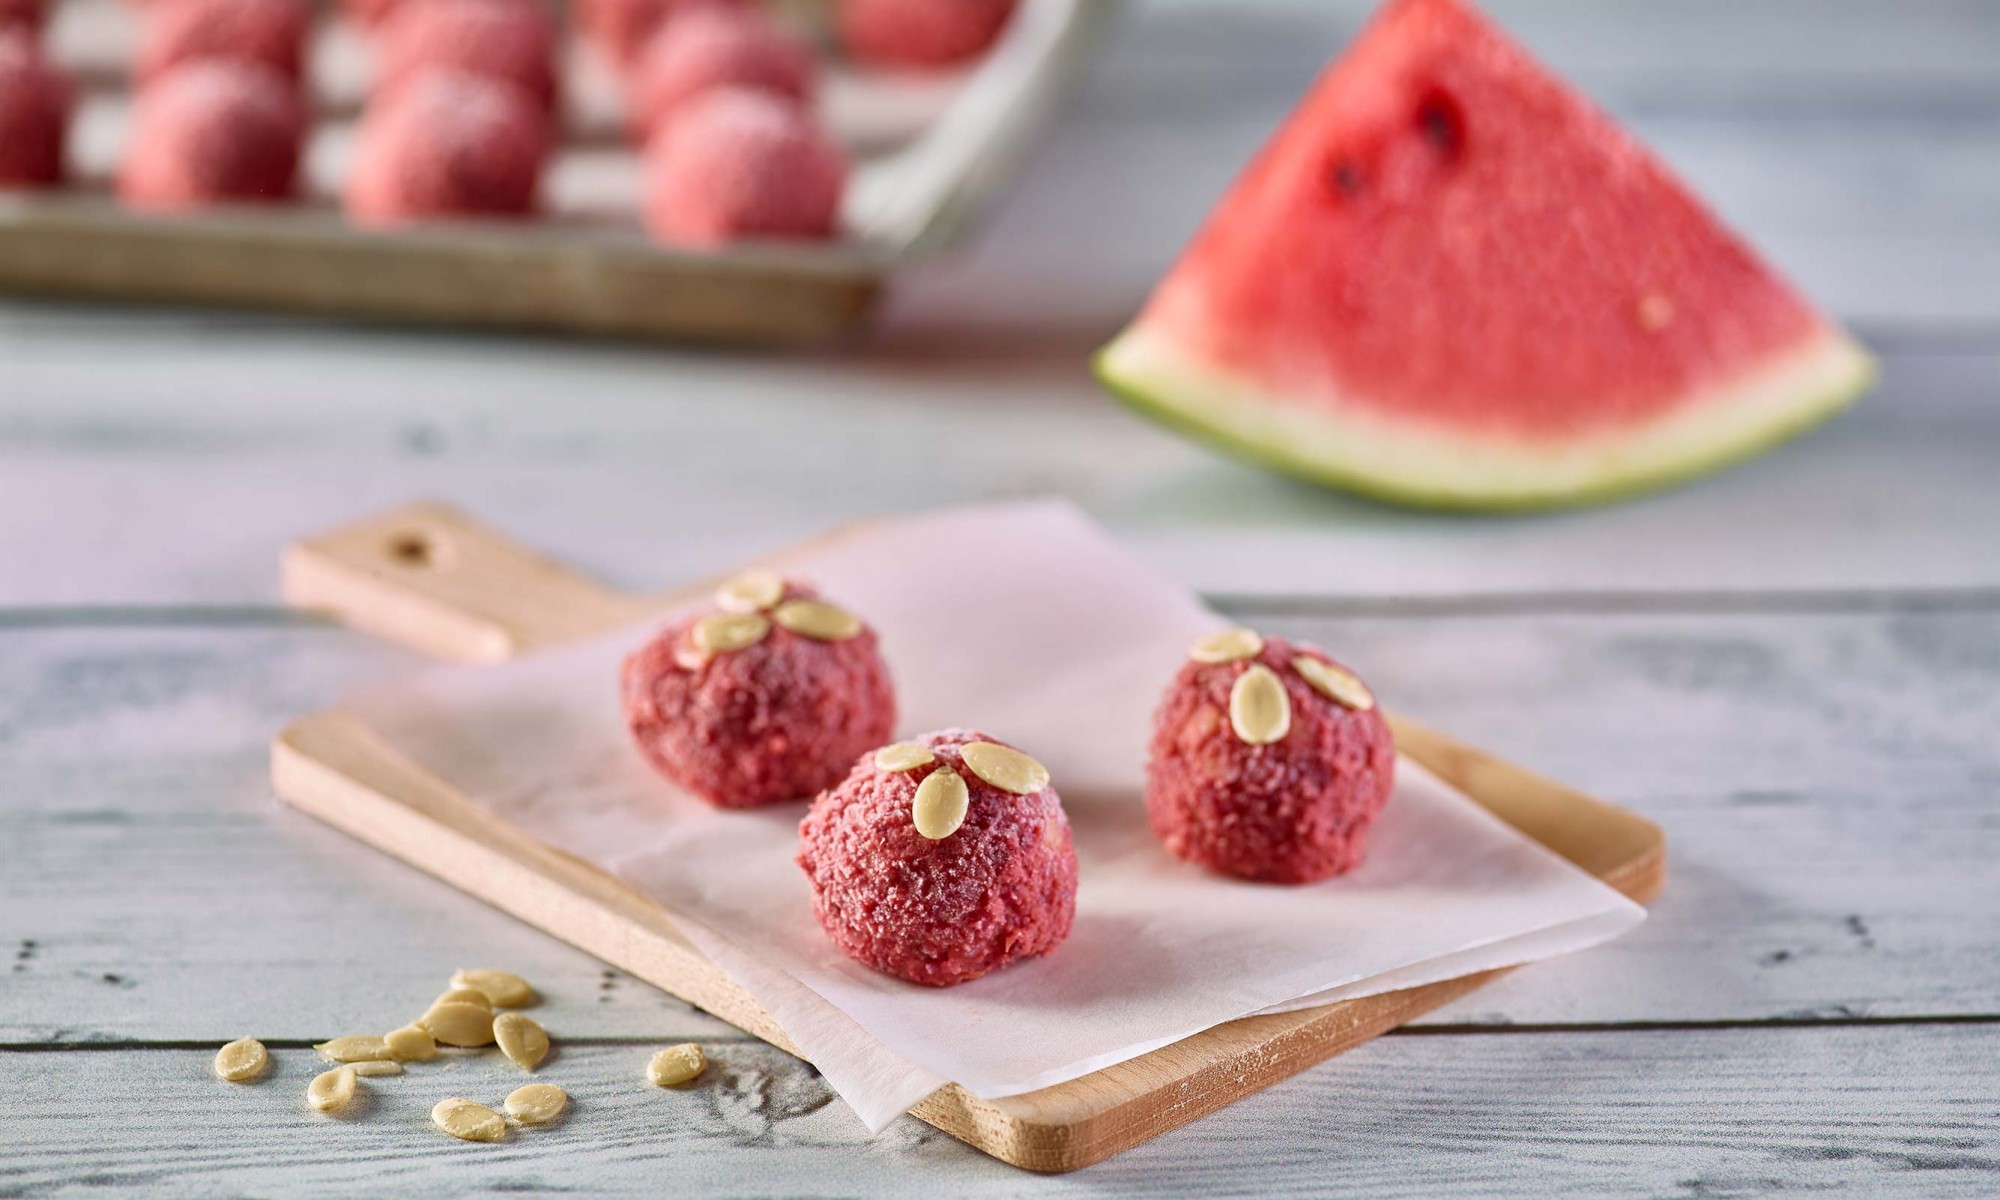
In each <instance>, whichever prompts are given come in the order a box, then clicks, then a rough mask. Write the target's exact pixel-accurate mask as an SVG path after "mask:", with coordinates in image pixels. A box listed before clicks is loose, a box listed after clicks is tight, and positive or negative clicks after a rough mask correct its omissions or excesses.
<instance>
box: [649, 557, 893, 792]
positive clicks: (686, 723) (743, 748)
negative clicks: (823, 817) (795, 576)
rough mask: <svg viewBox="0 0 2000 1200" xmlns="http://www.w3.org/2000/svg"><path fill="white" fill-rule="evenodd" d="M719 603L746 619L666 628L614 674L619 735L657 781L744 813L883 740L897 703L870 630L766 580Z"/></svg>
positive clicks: (820, 784)
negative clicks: (628, 739) (627, 733)
mask: <svg viewBox="0 0 2000 1200" xmlns="http://www.w3.org/2000/svg"><path fill="white" fill-rule="evenodd" d="M732 589H734V590H733V591H732ZM745 597H748V599H745ZM717 600H718V602H719V603H722V604H725V605H728V606H730V608H733V609H736V610H742V611H727V610H724V611H716V612H710V613H705V614H703V615H701V616H699V617H692V618H689V619H687V620H683V621H679V622H677V623H675V624H673V625H670V626H668V627H667V628H666V629H663V630H661V631H660V633H659V634H658V636H656V637H654V638H653V639H652V640H651V641H649V642H647V643H646V644H645V645H643V646H641V647H640V648H639V649H638V650H636V651H634V652H633V654H632V655H631V656H630V657H629V658H627V659H626V660H625V664H624V668H623V670H622V671H621V672H620V692H621V695H622V697H623V701H624V709H625V722H626V726H627V728H629V729H630V730H631V732H632V739H633V741H634V742H635V743H636V744H637V745H638V747H639V751H640V753H642V754H644V755H645V756H646V760H647V761H648V762H650V763H652V765H653V767H654V768H655V769H656V770H658V771H659V772H660V774H662V775H664V776H666V777H667V778H668V779H670V780H672V781H674V782H675V783H677V784H679V785H681V786H682V787H684V788H686V789H687V790H689V791H691V792H693V793H695V794H696V795H698V796H700V797H701V798H703V799H704V800H707V801H708V802H709V803H711V804H714V805H716V806H717V807H719V808H749V807H753V806H756V805H760V804H774V803H777V802H779V801H783V800H800V799H804V798H805V797H808V796H811V795H813V794H814V793H816V792H818V791H819V790H820V789H822V788H824V787H826V786H828V785H829V784H831V783H833V782H834V781H835V780H837V779H839V778H840V777H841V775H842V774H844V773H845V772H846V770H847V768H848V766H849V765H850V764H851V763H853V761H854V758H855V756H856V755H858V754H860V753H862V752H863V751H864V750H869V749H873V748H874V747H876V746H879V745H881V744H882V743H883V742H884V741H886V740H888V737H889V732H890V730H891V729H893V728H894V727H895V723H896V697H895V691H894V689H893V687H892V685H891V684H890V681H889V666H888V664H887V663H886V662H884V661H883V659H882V652H881V650H880V648H879V646H878V644H877V641H876V637H875V631H874V630H872V629H870V628H869V627H868V626H867V625H866V624H864V623H863V622H862V621H861V620H860V619H859V618H857V617H854V616H852V615H851V614H848V613H845V612H843V611H842V610H840V609H838V608H836V607H834V606H832V605H829V604H827V603H826V602H825V601H823V600H821V599H820V597H819V595H818V593H816V592H815V591H814V590H813V589H812V588H811V587H809V586H807V585H806V584H803V583H800V582H798V581H796V580H780V579H778V578H777V577H775V576H771V575H769V574H768V573H764V572H754V573H750V574H746V575H744V576H740V577H739V579H738V580H736V581H732V582H731V584H729V585H726V586H725V588H724V590H723V591H722V592H720V593H718V594H717ZM815 621H816V622H817V624H815V623H814V622H815Z"/></svg>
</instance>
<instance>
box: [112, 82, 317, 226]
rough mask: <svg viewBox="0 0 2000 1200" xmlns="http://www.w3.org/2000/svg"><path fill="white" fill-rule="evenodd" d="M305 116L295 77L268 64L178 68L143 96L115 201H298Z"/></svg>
mask: <svg viewBox="0 0 2000 1200" xmlns="http://www.w3.org/2000/svg"><path fill="white" fill-rule="evenodd" d="M304 136H305V115H304V113H303V112H302V111H301V109H300V106H299V100H298V93H297V90H296V89H294V88H293V86H292V84H291V81H290V80H288V79H286V78H285V77H284V76H283V75H281V74H279V73H278V72H277V71H275V70H273V69H272V68H270V67H268V66H265V65H264V64H262V63H254V62H229V61H227V60H225V59H208V60H204V61H200V62H191V63H188V64H186V65H185V66H181V67H177V68H175V69H174V70H172V71H169V72H167V73H166V74H164V75H162V76H160V77H159V78H157V79H155V80H154V81H153V82H152V83H151V84H150V85H148V86H147V88H146V90H145V91H144V92H142V93H140V95H139V100H138V103H137V105H136V106H135V108H134V110H133V113H132V126H131V130H130V132H129V134H128V136H127V140H126V143H125V155H124V158H123V160H122V161H121V162H120V163H119V167H118V198H119V199H120V200H122V201H124V202H125V204H127V205H128V206H130V207H132V208H136V209H143V210H147V211H152V212H179V211H186V210H193V209H200V208H206V207H209V206H211V205H215V204H274V203H279V202H282V201H285V200H289V199H290V198H291V197H292V192H293V184H294V180H295V179H296V177H297V174H298V164H299V143H300V141H301V140H302V139H303V138H304Z"/></svg>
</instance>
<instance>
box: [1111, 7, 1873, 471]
mask: <svg viewBox="0 0 2000 1200" xmlns="http://www.w3.org/2000/svg"><path fill="white" fill-rule="evenodd" d="M1097 368H1098V373H1099V376H1100V377H1101V378H1102V379H1103V381H1104V382H1105V384H1106V385H1107V386H1109V387H1110V388H1111V389H1112V390H1113V391H1114V392H1116V393H1117V394H1118V395H1119V396H1120V397H1122V398H1123V399H1124V400H1126V401H1127V402H1128V403H1130V404H1131V405H1132V406H1134V407H1135V408H1138V409H1140V410H1141V411H1144V412H1146V413H1149V414H1151V415H1153V416H1156V417H1158V418H1160V419H1162V420H1164V421H1166V422H1168V423H1170V424H1173V425H1176V426H1179V427H1181V428H1183V429H1185V430H1187V431H1189V432H1191V433H1193V434H1194V435H1196V436H1197V437H1200V438H1203V439H1205V440H1208V441H1211V442H1215V443H1217V444H1219V445H1221V446H1223V447H1225V448H1228V449H1232V450H1235V451H1237V452H1239V453H1241V454H1242V455H1244V456H1245V457H1248V458H1251V459H1254V460H1257V461H1259V462H1262V463H1265V464H1268V465H1270V466H1272V467H1276V468H1278V469H1280V470H1283V471H1287V472H1290V473H1293V474H1296V475H1299V476H1303V477H1304V478H1307V479H1310V480H1314V481H1318V482H1322V483H1327V484H1331V485H1335V486H1338V487H1344V488H1349V489H1352V490H1354V491H1358V492H1363V493H1367V494H1371V495H1374V496H1377V497H1380V498H1384V499H1388V500H1393V501H1398V502H1404V503H1409V504H1416V505H1423V506H1430V507H1443V508H1460V509H1521V508H1536V507H1545V506H1553V505H1563V504H1574V503H1582V502H1586V501H1591V500H1598V499H1603V498H1607V497H1611V496H1616V495H1621V494H1625V493H1629V492H1634V491H1638V490H1641V489H1645V488H1650V487H1653V486H1656V485H1659V484H1664V483H1667V482H1670V481H1674V480H1678V479H1682V478H1685V477H1688V476H1691V475H1695V474H1699V473H1701V472H1705V471H1709V470H1712V469H1714V468H1716V467H1719V466H1721V465H1723V464H1726V463H1729V462H1732V461H1735V460H1737V459H1741V458H1744V457H1747V456H1748V455H1751V454H1754V453H1756V452H1758V451H1759V450H1762V449H1764V448H1766V447H1768V446H1770V445H1772V444H1774V443H1776V442H1778V441H1781V440H1783V439H1785V438H1787V437H1790V436H1791V435H1793V434H1795V433H1797V432H1799V431H1801V430H1803V429H1805V428H1806V427H1807V426H1810V425H1812V424H1814V423H1815V422H1817V421H1819V420H1821V419H1823V418H1825V417H1827V416H1828V415H1830V414H1831V413H1833V412H1835V411H1836V410H1838V409H1840V408H1841V407H1843V406H1844V405H1846V404H1847V403H1848V402H1849V401H1851V400H1852V399H1853V398H1854V397H1855V396H1856V395H1858V394H1859V393H1860V392H1862V391H1863V390H1865V389H1866V387H1867V386H1868V384H1869V382H1870V381H1871V379H1872V378H1873V374H1874V369H1873V364H1872V363H1871V361H1870V360H1869V358H1868V356H1867V355H1866V354H1865V353H1864V352H1863V351H1862V350H1861V349H1860V348H1859V347H1858V346H1856V345H1855V343H1854V342H1853V341H1852V340H1851V339H1849V338H1848V337H1847V335H1846V334H1844V333H1843V332H1842V331H1841V330H1840V329H1839V328H1838V327H1836V326H1835V325H1833V324H1832V323H1831V322H1829V321H1828V320H1827V319H1826V318H1825V317H1823V316H1822V315H1820V313H1819V312H1817V311H1816V310H1815V309H1814V308H1813V306H1812V305H1811V304H1810V303H1808V302H1807V301H1806V300H1805V299H1803V298H1802V297H1801V296H1799V294H1798V293H1797V292H1795V291H1793V290H1792V288H1791V287H1790V286H1789V285H1787V284H1786V283H1785V282H1784V281H1783V280H1782V279H1780V278H1779V277H1778V276H1776V275H1775V274H1774V273H1773V272H1772V271H1771V269H1770V268H1769V267H1767V266H1765V265H1764V264H1763V263H1762V262H1761V261H1759V260H1758V258H1757V256H1756V255H1755V254H1754V253H1753V252H1752V251H1751V250H1750V249H1749V248H1748V247H1747V246H1746V245H1744V244H1743V242H1742V241H1741V240H1739V239H1738V238H1737V237H1736V236H1735V235H1733V234H1732V233H1731V232H1730V231H1729V230H1728V229H1726V228H1724V227H1723V225H1722V224H1721V223H1720V222H1719V221H1718V220H1717V219H1716V218H1715V216H1714V215H1713V214H1711V213H1710V212H1709V211H1708V210H1707V209H1706V208H1705V207H1704V206H1703V205H1702V204H1701V203H1700V201H1698V200H1697V199H1696V198H1695V197H1694V196H1693V195H1692V194H1691V193H1690V192H1689V191H1688V189H1687V188H1686V187H1685V186H1683V185H1682V184H1681V183H1680V182H1679V181H1678V180H1677V179H1676V178H1675V177H1674V176H1673V174H1672V173H1671V172H1670V171H1669V170H1668V169H1667V167H1666V166H1665V164H1663V163H1662V162H1661V161H1660V160H1659V159H1658V158H1656V157H1654V156H1653V155H1652V154H1651V153H1650V152H1649V151H1647V149H1646V148H1645V147H1644V146H1642V145H1640V144H1639V143H1638V141H1637V140H1636V139H1634V138H1633V137H1632V136H1631V135H1630V134H1628V133H1627V132H1625V131H1624V130H1623V129H1621V128H1620V127H1619V126H1618V125H1617V124H1615V123H1614V122H1612V121H1611V120H1610V118H1608V117H1606V116H1605V115H1604V114H1603V113H1601V112H1600V111H1598V109H1597V108H1595V107H1594V106H1593V105H1592V104H1591V103H1590V102H1589V101H1588V100H1586V99H1585V98H1584V97H1583V96H1582V95H1580V94H1579V93H1577V92H1576V91H1575V90H1574V89H1572V88H1570V87H1569V86H1568V85H1566V84H1564V83H1563V82H1562V81H1561V80H1559V79H1557V78H1555V77H1554V76H1553V75H1551V74H1550V73H1549V72H1548V71H1547V70H1546V69H1545V68H1544V67H1542V66H1541V65H1540V64H1539V63H1537V62H1536V61H1535V60H1534V59H1533V58H1532V57H1530V56H1529V54H1528V53H1527V52H1526V51H1525V50H1524V49H1522V48H1521V47H1520V46H1519V45H1518V44H1516V43H1515V42H1514V41H1513V40H1511V39H1510V38H1509V37H1508V36H1507V35H1506V34H1504V33H1503V32H1502V31H1501V30H1499V29H1498V28H1497V27H1495V26H1494V25H1493V24H1492V22H1491V21H1489V20H1488V19H1487V18H1486V17H1485V16H1484V15H1483V14H1481V13H1480V12H1479V11H1478V10H1476V9H1474V8H1472V7H1471V6H1470V5H1469V4H1466V3H1464V2H1462V0H1390V3H1388V4H1386V5H1384V6H1383V8H1382V9H1381V11H1380V12H1379V13H1378V14H1377V15H1376V16H1375V18H1374V19H1373V20H1372V21H1371V22H1370V23H1369V25H1368V26H1367V28H1366V29H1364V30H1363V31H1362V33H1361V35H1360V36H1359V37H1358V38H1357V39H1356V41H1355V42H1354V44H1353V45H1352V46H1351V47H1350V48H1349V50H1348V51H1347V53H1346V54H1345V55H1344V56H1343V57H1341V58H1340V59H1339V60H1337V61H1336V62H1335V63H1334V64H1333V65H1332V66H1331V67H1330V68H1328V70H1327V71H1326V72H1325V73H1324V74H1323V75H1322V76H1321V77H1320V79H1319V81H1318V82H1317V83H1316V84H1314V86H1313V88H1312V90H1311V92H1310V93H1308V95H1307V96H1306V98H1305V100H1304V102H1303V103H1302V104H1301V105H1300V107H1299V109H1298V110H1297V112H1295V113H1294V114H1293V115H1292V117H1291V119H1290V120H1289V121H1288V122H1287V123H1286V125H1285V126H1284V128H1282V129H1281V130H1279V132H1278V134H1277V135H1276V137H1275V138H1274V139H1273V140H1272V141H1271V142H1270V144H1269V145H1267V146H1266V147H1265V148H1264V150H1263V151H1262V153H1261V154H1260V155H1259V156H1258V157H1257V158H1256V160H1255V161H1254V162H1252V163H1251V165H1250V166H1249V168H1248V169H1247V170H1246V171H1245V172H1244V174H1243V175H1242V176H1241V178H1239V179H1238V180H1237V181H1236V182H1235V184H1234V185H1233V186H1232V187H1231V189H1230V190H1229V192H1228V194H1227V195H1226V196H1225V197H1224V198H1223V200H1222V203H1221V204H1220V206H1219V207H1217V209H1216V210H1215V212H1214V213H1213V214H1211V215H1210V217H1209V218H1208V220H1207V222H1206V223H1205V224H1204V226H1203V227H1202V229H1201V230H1200V232H1199V233H1197V235H1196V236H1195V239H1194V241H1193V243H1192V244H1191V245H1189V247H1188V248H1187V250H1186V251H1185V252H1184V253H1183V255H1182V257H1181V259H1180V261H1179V262H1177V263H1176V264H1175V265H1174V267H1173V269H1172V270H1171V271H1170V272H1169V273H1168V275H1167V276H1166V278H1165V279H1163V280H1162V281H1161V282H1160V283H1159V285H1158V287H1157V288H1156V289H1155V290H1154V292H1153V294H1152V296H1151V298H1150V299H1149V300H1148V301H1147V303H1146V305H1145V308H1144V310H1143V311H1142V312H1141V313H1140V315H1139V317H1138V319H1137V320H1136V321H1135V322H1134V323H1133V324H1132V325H1131V327H1130V328H1128V329H1127V330H1125V332H1124V333H1122V334H1121V335H1120V336H1119V337H1118V338H1117V340H1115V341H1113V342H1112V343H1111V344H1110V345H1109V346H1107V347H1106V348H1105V349H1104V350H1103V351H1102V352H1101V353H1100V354H1099V356H1098V360H1097Z"/></svg>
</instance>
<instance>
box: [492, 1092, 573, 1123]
mask: <svg viewBox="0 0 2000 1200" xmlns="http://www.w3.org/2000/svg"><path fill="white" fill-rule="evenodd" d="M567 1107H569V1093H568V1092H565V1091H563V1090H562V1089H561V1088H559V1087H557V1086H556V1085H555V1084H553V1083H528V1084H523V1085H522V1086H520V1087H517V1088H515V1089H514V1090H513V1091H511V1092H509V1093H508V1094H507V1115H508V1116H510V1117H512V1118H514V1119H515V1120H516V1121H519V1122H520V1123H521V1124H523V1125H543V1124H546V1123H548V1122H550V1121H553V1120H555V1119H556V1118H557V1117H559V1116H561V1115H562V1110H563V1109H565V1108H567Z"/></svg>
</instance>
